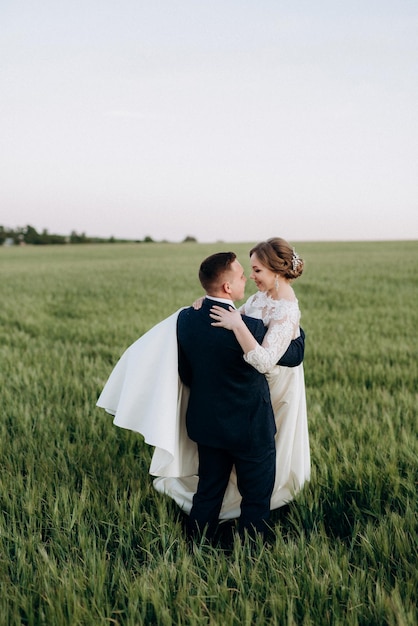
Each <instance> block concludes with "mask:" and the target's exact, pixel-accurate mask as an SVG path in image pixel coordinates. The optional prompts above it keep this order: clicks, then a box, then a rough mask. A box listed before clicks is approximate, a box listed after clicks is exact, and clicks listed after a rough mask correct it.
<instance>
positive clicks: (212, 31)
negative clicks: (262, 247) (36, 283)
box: [0, 0, 418, 242]
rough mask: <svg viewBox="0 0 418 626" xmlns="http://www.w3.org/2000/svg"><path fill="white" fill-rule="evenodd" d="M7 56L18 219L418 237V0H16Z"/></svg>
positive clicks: (5, 103) (0, 174)
mask: <svg viewBox="0 0 418 626" xmlns="http://www.w3.org/2000/svg"><path fill="white" fill-rule="evenodd" d="M0 59H1V60H0V81H1V87H0V88H1V98H0V141H1V149H0V225H3V226H9V227H12V228H14V227H17V226H25V225H26V224H31V225H32V226H35V228H37V229H39V230H41V229H43V228H47V229H48V231H49V232H51V233H59V234H69V233H70V232H71V231H72V230H76V231H77V232H85V233H86V234H88V235H97V236H103V237H109V236H111V235H113V236H115V237H126V238H132V239H142V238H143V237H145V236H147V235H149V236H151V237H153V238H154V239H157V240H160V239H168V240H170V241H181V240H182V239H184V237H185V236H187V235H191V236H194V237H196V238H197V239H198V240H199V241H202V242H206V241H207V242H212V241H218V240H224V241H243V242H244V241H257V240H260V239H264V238H267V237H271V236H281V237H284V238H286V239H289V240H290V241H302V240H364V239H366V240H382V239H418V123H417V118H418V2H417V0H348V1H346V2H338V0H328V1H326V0H318V1H317V2H312V0H300V1H299V0H293V1H292V2H291V1H290V0H288V1H287V2H283V1H280V0H252V1H249V0H239V1H238V0H222V1H221V0H206V1H204V0H178V1H177V0H113V1H111V0H71V1H69V2H68V1H67V2H64V1H63V0H41V1H39V2H34V1H33V0H14V1H11V0H10V1H3V2H2V3H1V7H0Z"/></svg>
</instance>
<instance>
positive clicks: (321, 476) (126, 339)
mask: <svg viewBox="0 0 418 626" xmlns="http://www.w3.org/2000/svg"><path fill="white" fill-rule="evenodd" d="M249 248H250V244H216V245H209V244H207V245H206V244H148V245H147V244H140V245H96V246H87V245H85V246H63V247H45V248H35V247H33V248H31V247H26V248H9V249H5V248H3V249H0V334H1V337H0V340H1V341H0V358H1V367H0V385H1V409H0V505H1V506H0V511H1V512H0V587H1V588H0V616H1V617H0V622H1V623H2V624H5V625H6V624H7V625H10V626H12V625H18V624H30V625H41V624H45V625H53V626H56V625H57V626H60V625H61V624H62V625H66V624H68V625H71V626H75V625H78V624H80V625H81V624H83V625H93V624H94V625H102V624H103V625H105V624H120V625H126V626H134V625H135V626H136V625H140V624H158V625H159V626H160V625H163V626H164V625H171V624H178V625H186V624H187V625H199V626H200V625H202V624H208V625H211V626H212V625H218V624H219V626H238V625H240V626H241V625H245V626H250V625H259V626H265V625H283V624H286V625H288V626H291V625H299V624H303V625H304V626H305V625H306V626H307V625H310V624H315V625H316V624H318V625H322V624H333V625H334V624H335V625H337V624H338V625H339V624H341V625H353V626H357V625H359V626H360V625H368V626H369V625H371V624H376V625H379V626H380V625H382V624H388V625H399V626H403V625H412V624H416V623H418V612H417V601H416V590H417V588H418V574H417V565H418V560H417V552H418V550H417V535H418V524H417V474H418V471H417V469H418V444H417V378H418V377H417V330H416V329H417V327H418V289H417V287H418V278H417V277H418V244H417V242H399V243H395V242H391V243H339V244H337V243H335V244H332V243H327V244H323V243H301V244H299V245H298V246H297V249H298V251H299V253H300V254H301V256H302V257H304V259H305V261H306V270H305V272H304V274H303V276H302V277H301V278H300V279H299V280H298V281H297V282H296V283H295V291H296V292H297V295H298V298H299V301H300V305H301V309H302V325H303V327H304V329H305V331H306V334H307V349H306V358H305V375H306V384H307V398H308V410H309V427H310V441H311V452H312V479H311V482H310V483H309V484H308V485H307V486H306V488H305V489H304V490H303V492H302V493H301V494H299V496H298V498H297V499H296V501H295V502H293V503H292V504H291V505H290V506H289V507H288V508H286V509H282V510H278V511H277V512H275V513H274V514H273V518H272V527H273V533H272V538H271V541H270V543H269V544H268V545H267V546H264V545H262V544H261V543H256V544H251V543H248V542H246V543H244V544H243V545H241V544H240V543H239V542H235V543H234V544H233V545H232V547H231V549H230V550H227V551H224V550H222V549H221V548H213V547H208V546H196V548H195V549H194V550H192V551H190V550H189V549H188V546H187V544H186V542H185V539H184V534H183V528H182V516H181V514H180V512H179V511H178V509H177V507H176V505H175V504H174V503H173V502H172V501H171V500H169V499H167V498H164V497H163V496H161V495H160V494H158V493H156V492H155V491H154V490H153V488H152V479H151V477H150V476H149V475H148V473H147V472H148V465H149V461H150V458H151V454H152V450H151V449H150V448H149V447H148V446H146V445H145V444H144V443H143V441H142V438H141V437H140V436H139V435H137V434H135V433H131V432H129V431H124V430H121V429H118V428H116V427H115V426H113V424H112V419H111V417H110V416H108V415H107V414H106V413H105V412H104V411H102V410H101V409H97V408H96V407H95V403H96V400H97V397H98V395H99V393H100V391H101V389H102V387H103V385H104V383H105V381H106V379H107V377H108V376H109V374H110V372H111V370H112V368H113V366H114V365H115V363H116V361H117V359H118V358H119V356H120V355H121V353H122V352H123V351H124V350H125V348H126V347H127V346H128V345H129V344H130V343H132V342H133V341H134V340H135V339H136V338H137V337H138V336H140V335H141V334H143V333H144V332H145V331H146V330H148V329H149V328H150V327H151V326H153V325H154V324H155V323H157V322H159V321H160V320H162V319H163V318H164V317H166V316H167V315H169V314H171V313H172V312H173V311H175V310H176V309H178V308H179V307H181V306H184V305H186V304H189V303H191V302H192V301H193V300H194V299H195V298H196V297H197V296H198V295H200V294H201V289H200V286H199V284H198V280H197V268H198V265H199V263H200V261H201V260H202V258H204V257H205V256H206V255H207V254H210V253H212V252H215V251H218V250H221V249H224V250H226V249H233V250H234V251H236V252H237V253H238V255H239V257H240V260H241V261H242V262H243V264H244V265H245V266H246V267H247V268H248V249H249ZM252 291H254V287H253V285H252V284H250V281H249V283H248V288H247V295H249V294H250V293H251V292H252ZM144 366H146V365H144Z"/></svg>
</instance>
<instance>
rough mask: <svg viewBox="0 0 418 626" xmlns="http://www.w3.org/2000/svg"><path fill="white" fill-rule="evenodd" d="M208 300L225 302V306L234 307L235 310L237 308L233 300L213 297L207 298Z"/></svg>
mask: <svg viewBox="0 0 418 626" xmlns="http://www.w3.org/2000/svg"><path fill="white" fill-rule="evenodd" d="M206 298H207V299H208V300H215V302H223V304H229V306H232V307H234V309H236V308H237V307H236V306H235V304H234V303H233V302H232V300H228V298H214V297H213V296H206Z"/></svg>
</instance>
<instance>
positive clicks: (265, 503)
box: [188, 438, 276, 538]
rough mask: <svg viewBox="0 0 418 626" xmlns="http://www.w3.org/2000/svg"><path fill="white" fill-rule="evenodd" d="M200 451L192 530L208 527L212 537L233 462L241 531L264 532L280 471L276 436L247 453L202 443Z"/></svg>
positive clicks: (195, 531) (196, 531)
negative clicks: (238, 499)
mask: <svg viewBox="0 0 418 626" xmlns="http://www.w3.org/2000/svg"><path fill="white" fill-rule="evenodd" d="M198 453H199V483H198V487H197V491H196V493H195V495H194V497H193V505H192V509H191V511H190V516H189V522H188V530H189V534H190V535H192V536H193V535H195V534H202V533H203V532H204V531H206V536H207V537H208V538H211V537H213V535H214V533H215V530H216V527H217V525H218V519H219V513H220V510H221V507H222V501H223V497H224V494H225V491H226V488H227V485H228V481H229V476H230V474H231V470H232V467H233V465H235V470H236V475H237V485H238V490H239V492H240V494H241V496H242V501H241V516H240V518H239V531H240V533H242V532H243V531H244V529H247V530H248V532H249V533H250V534H253V533H254V531H256V532H259V533H264V532H265V531H266V530H267V527H266V522H267V520H268V518H269V516H270V498H271V494H272V492H273V488H274V480H275V473H276V447H275V444H274V439H273V438H272V440H271V443H268V444H266V445H264V446H263V447H261V446H258V448H257V449H255V450H254V449H252V450H251V451H250V452H245V453H244V452H237V451H231V450H225V449H222V448H212V447H209V446H204V445H202V444H198Z"/></svg>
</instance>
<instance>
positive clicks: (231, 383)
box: [177, 252, 304, 538]
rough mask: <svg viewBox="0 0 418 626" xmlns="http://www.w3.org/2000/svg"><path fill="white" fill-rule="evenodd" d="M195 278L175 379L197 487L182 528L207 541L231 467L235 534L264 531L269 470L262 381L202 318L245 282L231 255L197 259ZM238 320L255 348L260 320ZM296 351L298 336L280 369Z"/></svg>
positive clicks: (292, 361) (270, 429) (238, 295)
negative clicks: (186, 392) (182, 393)
mask: <svg viewBox="0 0 418 626" xmlns="http://www.w3.org/2000/svg"><path fill="white" fill-rule="evenodd" d="M199 279H200V282H201V284H202V287H203V288H204V289H205V291H206V298H205V299H204V301H203V304H202V307H201V308H200V309H199V310H195V309H194V308H193V307H190V308H188V309H184V310H182V311H181V312H180V314H179V317H178V321H177V339H178V345H179V374H180V378H181V380H182V381H183V383H184V384H186V385H187V386H188V387H190V398H189V403H188V408H187V413H186V426H187V432H188V435H189V437H190V438H191V439H192V440H193V441H195V442H197V445H198V454H199V483H198V488H197V492H196V494H195V496H194V498H193V506H192V509H191V512H190V516H189V520H188V531H189V533H190V534H191V535H192V536H195V535H196V534H198V535H202V534H203V533H206V536H207V537H208V538H211V537H213V535H214V532H215V529H216V527H217V523H218V518H219V512H220V510H221V506H222V500H223V496H224V493H225V490H226V487H227V484H228V480H229V476H230V473H231V469H232V467H233V465H234V464H235V470H236V475H237V484H238V489H239V491H240V494H241V496H242V502H241V516H240V520H239V529H240V532H243V531H244V529H247V530H248V532H249V533H250V534H254V531H255V532H260V533H264V532H265V530H266V522H267V520H268V518H269V514H270V497H271V493H272V491H273V487H274V480H275V468H276V448H275V441H274V435H275V432H276V425H275V421H274V414H273V409H272V406H271V401H270V392H269V388H268V384H267V380H266V378H265V376H264V375H263V374H260V373H259V372H258V371H257V370H256V369H254V368H253V367H252V366H250V365H248V364H247V363H246V362H245V361H244V358H243V352H242V349H241V347H240V345H239V344H238V342H237V340H236V338H235V335H234V333H232V332H230V331H229V330H226V329H224V328H216V327H214V326H212V322H213V320H212V318H211V317H210V308H211V307H212V306H213V304H214V301H216V304H220V305H221V306H225V307H229V306H231V305H233V302H234V301H236V300H241V299H242V298H243V297H244V291H245V283H246V280H247V279H246V277H245V275H244V271H243V268H242V265H241V264H240V263H239V261H238V259H237V258H236V255H235V254H234V253H233V252H220V253H217V254H213V255H211V256H210V257H208V258H207V259H205V260H204V261H203V262H202V264H201V266H200V270H199ZM243 319H244V321H245V323H246V325H247V326H248V328H249V329H250V331H251V332H252V334H253V335H254V337H255V338H256V339H257V341H258V342H259V343H262V341H263V337H264V335H265V332H266V329H265V327H264V325H263V323H262V321H261V320H256V319H254V318H251V317H248V316H243ZM303 352H304V335H303V334H302V337H301V338H299V339H298V340H295V341H294V342H292V344H291V346H290V347H289V350H288V351H287V352H286V354H285V355H284V356H283V357H282V359H281V360H280V361H279V363H280V365H288V366H295V365H298V364H299V363H300V362H301V361H302V360H303Z"/></svg>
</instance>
